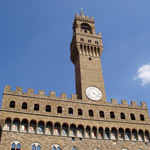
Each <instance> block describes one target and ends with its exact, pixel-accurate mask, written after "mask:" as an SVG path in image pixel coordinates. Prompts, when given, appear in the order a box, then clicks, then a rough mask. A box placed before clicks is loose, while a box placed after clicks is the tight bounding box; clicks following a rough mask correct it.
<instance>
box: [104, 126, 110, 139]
mask: <svg viewBox="0 0 150 150" xmlns="http://www.w3.org/2000/svg"><path fill="white" fill-rule="evenodd" d="M109 138H110V131H109V128H106V129H105V139H106V140H108V139H109Z"/></svg>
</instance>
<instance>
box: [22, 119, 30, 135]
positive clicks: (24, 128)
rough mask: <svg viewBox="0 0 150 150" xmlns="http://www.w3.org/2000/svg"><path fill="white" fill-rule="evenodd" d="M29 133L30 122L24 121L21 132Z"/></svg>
mask: <svg viewBox="0 0 150 150" xmlns="http://www.w3.org/2000/svg"><path fill="white" fill-rule="evenodd" d="M27 131H28V120H26V119H23V120H22V122H21V128H20V132H25V133H27Z"/></svg>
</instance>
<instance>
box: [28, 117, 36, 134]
mask: <svg viewBox="0 0 150 150" xmlns="http://www.w3.org/2000/svg"><path fill="white" fill-rule="evenodd" d="M29 133H36V121H35V120H31V121H30V124H29Z"/></svg>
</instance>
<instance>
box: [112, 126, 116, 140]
mask: <svg viewBox="0 0 150 150" xmlns="http://www.w3.org/2000/svg"><path fill="white" fill-rule="evenodd" d="M111 139H112V140H116V139H117V129H116V128H112V129H111Z"/></svg>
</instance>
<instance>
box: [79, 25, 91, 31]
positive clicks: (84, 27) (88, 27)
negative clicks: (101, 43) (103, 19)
mask: <svg viewBox="0 0 150 150" xmlns="http://www.w3.org/2000/svg"><path fill="white" fill-rule="evenodd" d="M81 30H83V31H84V33H91V26H90V25H89V24H87V23H82V24H81Z"/></svg>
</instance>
